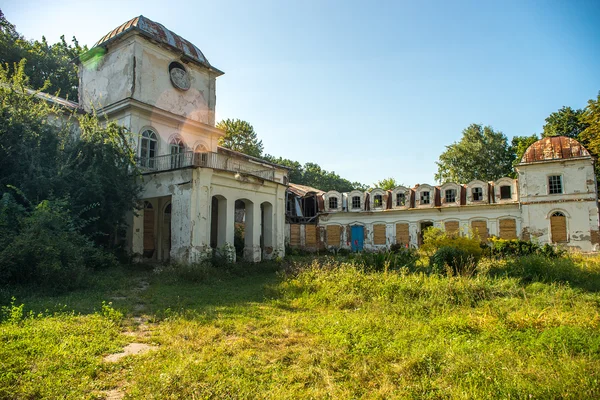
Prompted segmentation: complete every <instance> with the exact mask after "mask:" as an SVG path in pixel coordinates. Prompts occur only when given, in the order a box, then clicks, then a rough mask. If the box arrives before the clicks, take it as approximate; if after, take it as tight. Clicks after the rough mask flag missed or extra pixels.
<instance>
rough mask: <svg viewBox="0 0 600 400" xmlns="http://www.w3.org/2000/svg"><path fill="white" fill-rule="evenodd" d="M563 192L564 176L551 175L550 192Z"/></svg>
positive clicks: (549, 180)
mask: <svg viewBox="0 0 600 400" xmlns="http://www.w3.org/2000/svg"><path fill="white" fill-rule="evenodd" d="M562 192H563V187H562V176H561V175H551V176H549V177H548V193H549V194H561V193H562Z"/></svg>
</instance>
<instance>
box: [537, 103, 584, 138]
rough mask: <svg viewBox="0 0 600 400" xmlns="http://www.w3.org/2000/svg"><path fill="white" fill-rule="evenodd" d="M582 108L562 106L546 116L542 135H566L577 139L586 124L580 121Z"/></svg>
mask: <svg viewBox="0 0 600 400" xmlns="http://www.w3.org/2000/svg"><path fill="white" fill-rule="evenodd" d="M582 114H583V110H574V109H572V108H571V107H562V108H561V109H560V110H558V111H555V112H553V113H552V114H550V115H549V116H548V118H546V124H545V125H544V130H543V132H542V137H551V136H567V137H570V138H573V139H577V138H578V137H579V134H580V133H581V132H583V131H584V130H585V128H586V127H587V124H586V123H585V122H583V121H582V119H581V115H582Z"/></svg>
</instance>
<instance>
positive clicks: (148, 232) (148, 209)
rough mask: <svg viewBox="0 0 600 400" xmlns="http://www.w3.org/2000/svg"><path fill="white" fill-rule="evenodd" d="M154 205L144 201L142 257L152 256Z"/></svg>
mask: <svg viewBox="0 0 600 400" xmlns="http://www.w3.org/2000/svg"><path fill="white" fill-rule="evenodd" d="M154 250H155V241H154V207H153V206H152V203H150V202H149V201H145V202H144V257H146V258H152V257H153V256H154Z"/></svg>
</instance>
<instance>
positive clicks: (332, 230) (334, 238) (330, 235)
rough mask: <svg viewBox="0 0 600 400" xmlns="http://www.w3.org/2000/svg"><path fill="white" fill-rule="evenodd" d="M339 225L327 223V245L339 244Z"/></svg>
mask: <svg viewBox="0 0 600 400" xmlns="http://www.w3.org/2000/svg"><path fill="white" fill-rule="evenodd" d="M340 228H341V227H340V226H339V225H327V246H338V247H339V245H340V232H341V229H340Z"/></svg>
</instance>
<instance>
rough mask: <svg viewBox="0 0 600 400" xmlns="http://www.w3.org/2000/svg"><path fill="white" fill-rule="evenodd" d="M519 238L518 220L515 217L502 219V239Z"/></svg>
mask: <svg viewBox="0 0 600 400" xmlns="http://www.w3.org/2000/svg"><path fill="white" fill-rule="evenodd" d="M516 238H517V221H516V220H514V219H501V220H500V239H516Z"/></svg>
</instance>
